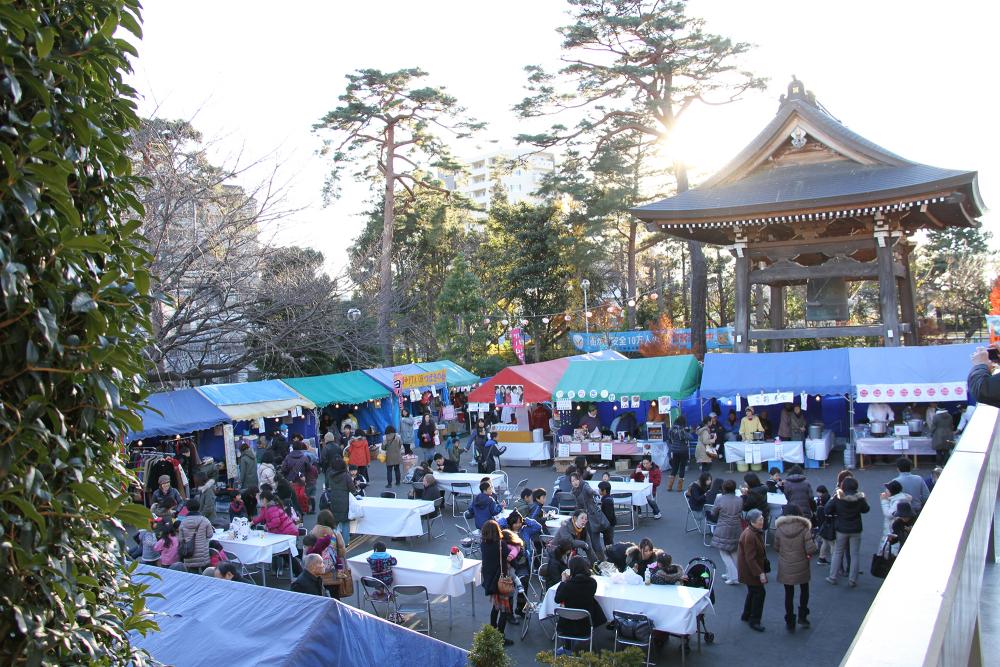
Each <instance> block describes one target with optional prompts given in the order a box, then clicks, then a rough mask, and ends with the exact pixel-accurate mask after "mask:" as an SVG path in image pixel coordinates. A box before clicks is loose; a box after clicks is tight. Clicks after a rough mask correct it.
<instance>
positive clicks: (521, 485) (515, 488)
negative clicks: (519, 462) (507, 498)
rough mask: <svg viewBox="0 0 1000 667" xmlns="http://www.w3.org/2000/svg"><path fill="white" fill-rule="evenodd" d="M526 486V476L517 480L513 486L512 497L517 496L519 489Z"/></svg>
mask: <svg viewBox="0 0 1000 667" xmlns="http://www.w3.org/2000/svg"><path fill="white" fill-rule="evenodd" d="M527 486H528V478H527V477H525V478H524V479H522V480H521V481H520V482H518V483H517V485H516V486H515V487H514V497H515V498H517V497H518V496H519V495H520V493H521V489H524V488H526V487H527Z"/></svg>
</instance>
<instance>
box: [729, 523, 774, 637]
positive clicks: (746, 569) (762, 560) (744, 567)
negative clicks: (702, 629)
mask: <svg viewBox="0 0 1000 667" xmlns="http://www.w3.org/2000/svg"><path fill="white" fill-rule="evenodd" d="M747 523H748V524H749V525H748V526H747V527H746V529H745V530H744V531H743V533H742V534H741V535H740V544H739V548H738V554H737V557H736V562H737V566H738V569H739V573H740V583H741V584H746V587H747V597H746V600H745V601H744V602H743V615H742V616H741V617H740V619H741V620H742V621H743V622H745V623H749V624H750V629H752V630H756V631H757V632H764V626H762V625H761V624H760V619H761V616H762V615H763V614H764V597H765V596H766V595H767V591H766V590H765V589H764V586H765V584H767V573H768V572H770V571H771V563H770V562H769V561H768V560H767V552H766V551H765V550H764V514H763V513H762V512H761V511H760V510H756V509H755V510H750V511H749V512H747Z"/></svg>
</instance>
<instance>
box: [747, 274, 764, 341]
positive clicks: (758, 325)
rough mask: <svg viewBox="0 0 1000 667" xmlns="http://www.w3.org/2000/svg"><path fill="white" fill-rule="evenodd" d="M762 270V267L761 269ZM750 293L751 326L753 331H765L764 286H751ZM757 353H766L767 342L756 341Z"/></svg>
mask: <svg viewBox="0 0 1000 667" xmlns="http://www.w3.org/2000/svg"><path fill="white" fill-rule="evenodd" d="M761 268H763V267H761ZM750 291H751V292H752V294H753V304H754V306H753V325H752V328H754V329H766V328H767V324H766V322H765V315H766V313H765V311H766V308H765V307H764V286H763V285H761V284H760V283H757V284H755V285H752V286H751V288H750ZM757 351H758V352H766V351H767V341H763V340H758V341H757Z"/></svg>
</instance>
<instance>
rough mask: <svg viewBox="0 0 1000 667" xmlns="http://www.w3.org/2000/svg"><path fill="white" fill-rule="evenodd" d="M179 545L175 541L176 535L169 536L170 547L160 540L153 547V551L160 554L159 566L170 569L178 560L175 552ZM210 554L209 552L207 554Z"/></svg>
mask: <svg viewBox="0 0 1000 667" xmlns="http://www.w3.org/2000/svg"><path fill="white" fill-rule="evenodd" d="M180 546H181V543H180V542H179V541H178V540H177V536H176V535H171V536H170V545H169V546H168V545H167V544H166V543H165V542H164V541H163V539H162V538H161V539H160V540H158V541H157V542H156V544H155V545H153V549H155V550H156V552H157V553H158V554H160V565H162V566H163V567H170V566H171V565H173V564H174V563H176V562H177V561H178V560H180V559H179V558H178V556H177V550H178V549H179V548H180ZM209 553H210V554H211V552H209Z"/></svg>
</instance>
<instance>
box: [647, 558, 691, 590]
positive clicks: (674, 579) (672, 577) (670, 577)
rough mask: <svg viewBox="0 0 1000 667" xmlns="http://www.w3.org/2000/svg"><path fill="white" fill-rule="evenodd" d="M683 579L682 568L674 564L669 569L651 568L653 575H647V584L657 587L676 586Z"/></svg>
mask: <svg viewBox="0 0 1000 667" xmlns="http://www.w3.org/2000/svg"><path fill="white" fill-rule="evenodd" d="M683 579H684V568H683V567H681V566H680V565H678V564H677V563H674V564H673V565H671V566H670V567H667V568H662V567H659V566H657V567H655V568H653V574H651V575H649V583H651V584H655V585H658V586H676V585H677V584H680V583H681V581H682V580H683Z"/></svg>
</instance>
